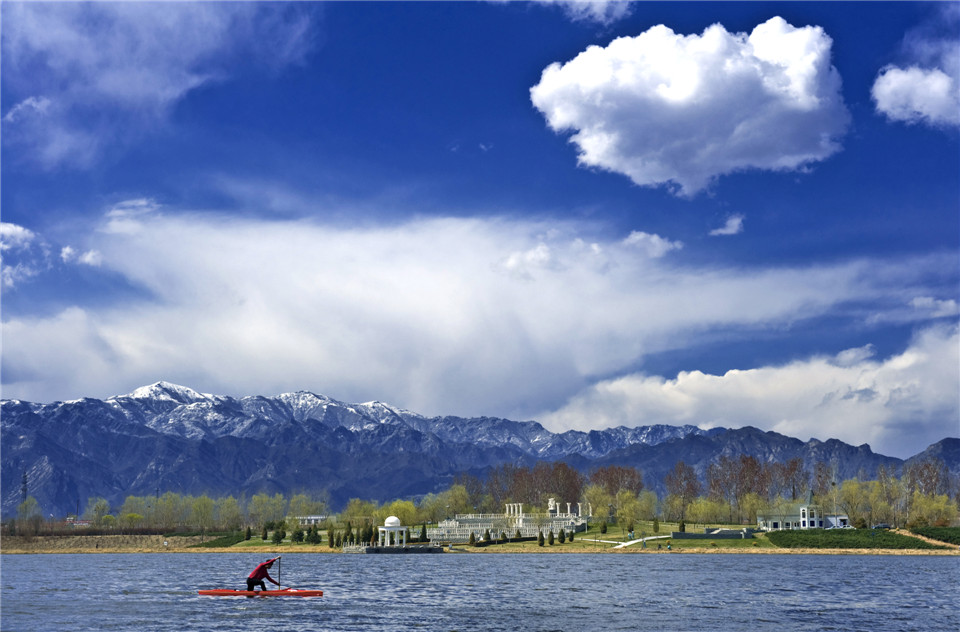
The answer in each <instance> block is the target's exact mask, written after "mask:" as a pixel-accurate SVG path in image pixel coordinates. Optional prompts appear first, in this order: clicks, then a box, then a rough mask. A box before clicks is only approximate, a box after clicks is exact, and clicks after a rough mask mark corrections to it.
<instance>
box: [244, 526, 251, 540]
mask: <svg viewBox="0 0 960 632" xmlns="http://www.w3.org/2000/svg"><path fill="white" fill-rule="evenodd" d="M252 537H253V529H251V528H250V527H247V531H246V533H244V534H243V539H244V540H249V539H250V538H252Z"/></svg>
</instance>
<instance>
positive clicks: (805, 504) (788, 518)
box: [757, 493, 850, 531]
mask: <svg viewBox="0 0 960 632" xmlns="http://www.w3.org/2000/svg"><path fill="white" fill-rule="evenodd" d="M849 525H850V519H849V518H848V517H847V516H846V514H837V513H827V512H825V511H824V510H823V508H822V507H821V506H820V505H819V504H817V503H815V502H813V494H812V493H811V494H808V495H807V499H806V500H805V501H801V502H795V503H783V504H780V505H778V506H775V507H773V508H771V509H768V510H766V511H758V512H757V527H758V528H759V529H760V530H762V531H778V530H780V529H836V528H843V527H847V526H849Z"/></svg>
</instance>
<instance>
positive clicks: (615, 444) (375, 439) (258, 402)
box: [0, 382, 960, 517]
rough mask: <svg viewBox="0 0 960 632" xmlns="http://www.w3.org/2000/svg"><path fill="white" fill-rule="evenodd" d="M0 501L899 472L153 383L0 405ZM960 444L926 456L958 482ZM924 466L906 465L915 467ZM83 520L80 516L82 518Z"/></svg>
mask: <svg viewBox="0 0 960 632" xmlns="http://www.w3.org/2000/svg"><path fill="white" fill-rule="evenodd" d="M0 413H2V414H0V441H2V443H3V446H4V453H3V462H2V466H0V485H2V489H0V500H2V512H3V515H4V516H5V517H6V516H11V515H14V514H15V512H16V507H17V505H18V504H19V502H20V496H21V490H20V483H21V480H22V473H23V472H24V471H26V472H27V478H28V492H29V494H30V495H32V496H34V497H35V498H37V500H38V502H39V503H40V505H41V507H42V508H43V509H44V511H45V512H46V513H53V514H54V515H65V514H66V513H69V512H73V511H76V507H77V504H80V505H84V506H85V503H86V501H87V498H88V497H89V496H103V497H105V498H107V500H108V501H110V503H111V504H112V505H114V504H119V503H122V501H123V499H124V498H125V497H126V496H127V495H151V494H154V493H156V492H157V491H159V492H160V493H162V492H164V491H178V492H180V493H185V494H201V493H208V494H211V495H228V494H233V495H237V494H248V495H251V494H255V493H259V492H268V493H276V492H281V493H290V492H291V491H294V490H304V489H315V490H319V489H327V490H328V491H329V492H330V496H331V501H332V503H333V504H334V505H335V506H339V505H341V504H343V503H345V502H346V501H347V500H348V499H349V498H353V497H360V498H372V499H376V500H381V501H382V500H389V499H393V498H400V497H409V496H419V495H423V494H426V493H429V492H434V491H439V490H440V489H442V488H444V487H445V486H447V485H449V484H450V482H451V481H452V480H453V477H454V476H456V475H457V474H459V473H463V472H470V473H475V474H482V473H483V472H484V471H485V470H487V469H488V468H490V467H495V466H497V465H502V464H506V463H510V464H515V465H532V464H533V463H535V462H536V461H538V460H546V461H558V460H562V461H566V462H568V463H569V464H571V465H572V466H573V467H576V468H577V469H580V470H582V471H584V472H587V471H589V470H590V469H592V468H594V467H597V466H601V465H613V464H619V465H630V466H633V467H638V468H640V469H641V470H642V471H643V473H644V475H645V478H646V479H647V486H648V487H651V488H653V489H655V490H657V491H658V492H660V493H662V480H663V476H664V475H665V474H666V472H667V471H669V470H670V469H671V468H672V467H673V466H674V465H675V463H676V462H677V461H678V460H681V459H682V460H684V461H685V462H687V463H688V464H691V465H693V466H694V467H695V469H696V470H697V471H698V473H699V474H700V475H701V476H702V475H703V473H704V472H705V470H706V467H707V466H708V465H709V463H710V462H712V461H714V460H716V459H717V458H719V457H720V456H721V455H727V456H733V455H736V454H750V455H753V456H755V457H756V458H758V459H759V460H761V461H763V462H768V461H775V460H787V459H790V458H801V459H803V460H804V463H805V464H806V465H807V466H808V467H812V463H814V462H815V461H817V460H825V461H828V462H830V461H836V462H839V463H840V464H841V475H843V476H853V475H856V474H857V473H858V472H859V471H861V470H864V471H866V472H868V473H869V472H875V471H876V469H877V468H878V467H879V466H880V465H884V466H887V467H894V468H899V467H902V465H903V463H904V462H905V461H904V460H902V459H897V458H894V457H886V456H883V455H878V454H875V453H873V452H872V450H871V449H870V447H869V446H868V445H866V444H864V445H862V446H850V445H848V444H845V443H843V442H841V441H838V440H836V439H828V440H826V441H820V440H818V439H811V440H810V441H807V442H803V441H801V440H800V439H796V438H792V437H786V436H785V435H780V434H778V433H775V432H764V431H761V430H758V429H756V428H750V427H747V428H738V429H726V428H714V429H711V430H702V429H700V428H698V427H696V426H692V425H687V426H669V425H662V424H661V425H651V426H637V427H634V428H628V427H625V426H619V427H616V428H608V429H605V430H591V431H589V432H582V431H574V430H568V431H566V432H562V433H554V432H551V431H549V430H547V429H546V428H544V427H543V426H542V425H541V424H540V423H538V422H536V421H512V420H509V419H502V418H497V417H475V418H463V417H457V416H436V417H425V416H423V415H419V414H417V413H414V412H411V411H407V410H403V409H400V408H396V407H394V406H391V405H389V404H385V403H383V402H379V401H372V402H366V403H363V404H349V403H345V402H341V401H338V400H335V399H333V398H330V397H327V396H325V395H317V394H315V393H312V392H309V391H295V392H292V393H282V394H280V395H276V396H272V397H266V396H261V395H253V396H246V397H241V398H235V397H230V396H222V395H211V394H205V393H200V392H198V391H195V390H193V389H191V388H188V387H184V386H179V385H176V384H171V383H169V382H157V383H154V384H151V385H148V386H144V387H140V388H138V389H135V390H134V391H133V392H131V393H128V394H126V395H118V396H113V397H109V398H107V399H105V400H98V399H94V398H82V399H78V400H71V401H65V402H53V403H50V404H39V403H32V402H24V401H21V400H2V401H0ZM952 441H956V442H957V444H958V445H960V440H950V439H945V440H943V441H941V442H938V443H937V444H934V445H933V446H930V447H929V448H927V450H926V451H925V452H924V453H922V454H925V453H927V452H929V453H930V456H937V457H938V458H944V459H945V461H946V462H947V464H948V467H949V469H950V470H951V471H952V472H954V473H958V471H960V448H958V447H956V446H955V445H954V444H953V443H952ZM919 457H920V455H917V456H915V457H911V458H919ZM81 508H82V507H81Z"/></svg>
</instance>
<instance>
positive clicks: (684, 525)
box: [677, 520, 687, 533]
mask: <svg viewBox="0 0 960 632" xmlns="http://www.w3.org/2000/svg"><path fill="white" fill-rule="evenodd" d="M677 531H679V532H680V533H686V531H687V523H685V522H684V521H683V520H681V521H680V525H679V526H678V527H677Z"/></svg>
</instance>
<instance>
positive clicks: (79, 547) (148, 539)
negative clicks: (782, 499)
mask: <svg viewBox="0 0 960 632" xmlns="http://www.w3.org/2000/svg"><path fill="white" fill-rule="evenodd" d="M199 543H200V537H199V536H196V537H171V538H164V537H163V536H162V535H105V536H69V535H68V536H39V537H32V538H23V537H19V536H16V537H11V536H7V537H4V538H2V539H0V553H5V554H40V553H192V554H197V553H275V552H277V551H278V550H282V551H283V552H289V553H339V551H334V550H331V549H330V548H329V547H326V546H308V545H297V546H295V547H294V546H292V545H290V544H284V545H282V546H281V547H279V548H278V547H276V546H273V545H270V544H264V545H263V546H250V545H247V546H244V547H243V548H225V549H210V548H189V547H190V546H192V545H194V544H199ZM456 552H467V553H479V554H485V553H486V554H489V553H501V554H502V553H508V554H509V553H516V554H521V555H522V554H525V553H526V554H565V553H586V554H613V555H690V554H709V555H953V556H960V549H958V548H956V547H954V548H951V549H780V548H769V547H757V548H739V549H727V548H709V547H704V548H693V547H682V548H676V549H674V550H672V551H667V550H661V551H657V550H655V549H652V548H649V549H645V550H644V549H640V548H633V547H631V548H624V549H613V548H612V547H611V548H606V547H605V548H596V547H593V546H590V547H583V546H577V547H574V546H563V545H560V546H553V547H542V548H541V547H537V548H536V549H533V548H529V549H523V550H514V551H511V550H504V549H502V548H500V547H491V548H473V547H469V546H458V547H456Z"/></svg>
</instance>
